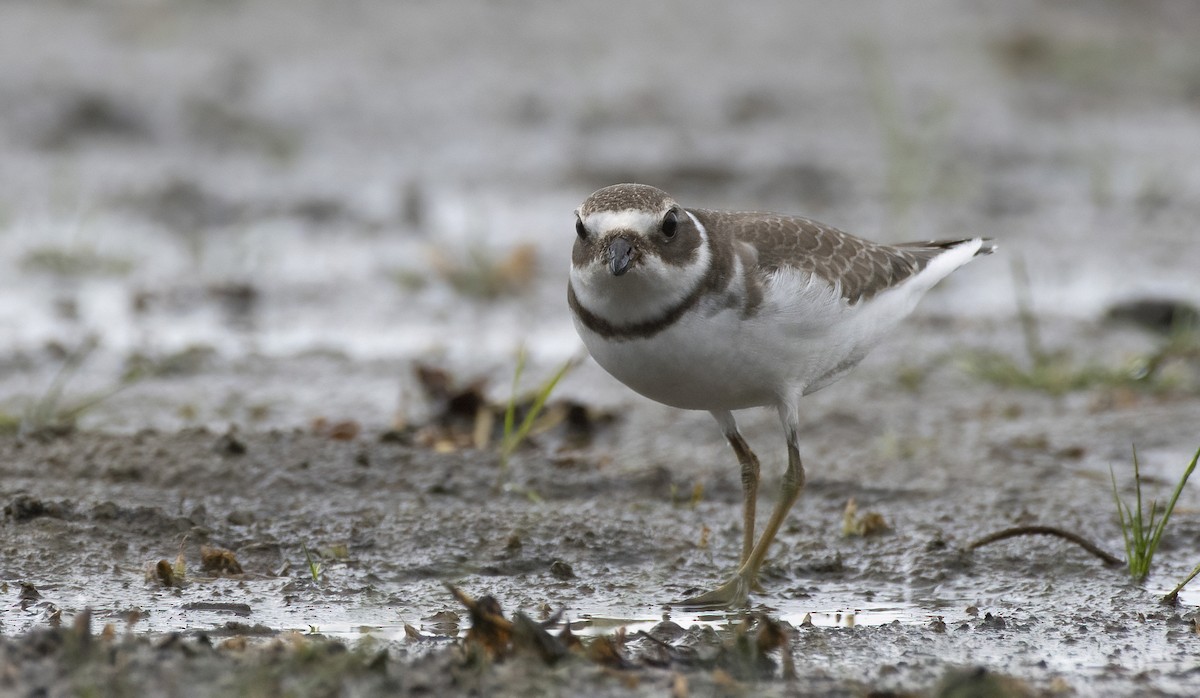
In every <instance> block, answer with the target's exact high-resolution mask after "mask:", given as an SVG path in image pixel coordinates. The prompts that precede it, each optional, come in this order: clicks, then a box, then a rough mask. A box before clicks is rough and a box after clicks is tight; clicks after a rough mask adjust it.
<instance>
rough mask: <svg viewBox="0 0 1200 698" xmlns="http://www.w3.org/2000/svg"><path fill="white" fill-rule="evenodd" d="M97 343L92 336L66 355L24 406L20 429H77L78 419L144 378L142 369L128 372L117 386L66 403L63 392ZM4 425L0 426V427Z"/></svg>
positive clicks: (26, 430) (41, 430)
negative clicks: (56, 371) (56, 370)
mask: <svg viewBox="0 0 1200 698" xmlns="http://www.w3.org/2000/svg"><path fill="white" fill-rule="evenodd" d="M98 344H99V342H98V340H97V339H96V338H95V337H89V338H88V339H87V340H86V341H84V343H83V344H82V345H81V346H80V347H79V348H78V349H75V350H74V351H72V352H70V353H69V354H67V357H66V359H65V360H64V361H63V365H62V366H61V367H60V368H59V369H58V373H56V374H55V376H54V379H53V380H51V381H50V385H49V387H47V388H46V391H45V392H44V393H42V394H41V396H39V397H38V398H37V399H36V400H34V401H33V402H31V403H30V404H29V405H28V406H27V407H26V408H25V412H24V414H23V415H22V417H21V421H20V427H19V429H20V430H21V431H24V432H45V431H70V430H71V429H74V427H75V422H76V421H77V420H78V419H79V417H80V416H82V415H83V414H84V413H85V412H87V411H88V410H90V409H92V408H94V407H95V406H97V405H99V404H100V403H102V402H104V401H105V400H108V399H109V398H111V397H113V396H114V395H116V394H117V393H120V392H121V391H123V390H125V389H126V388H129V387H130V386H132V385H134V384H135V383H137V382H138V381H139V380H141V378H142V374H141V373H140V372H137V371H128V372H126V373H125V375H123V376H121V378H120V380H119V381H117V383H116V385H114V386H112V387H110V388H108V389H106V390H103V391H100V392H99V393H96V394H93V395H90V396H88V397H84V398H81V399H79V400H76V401H75V402H73V403H69V404H64V400H63V392H64V391H65V389H66V386H67V383H68V382H70V380H71V378H73V377H74V376H75V375H76V374H77V373H78V372H79V369H80V367H81V366H82V365H83V363H84V362H85V361H86V360H87V358H88V356H90V355H91V353H92V352H93V351H95V349H96V346H97V345H98ZM2 424H3V420H2V419H0V425H2ZM2 428H3V427H2V426H0V429H2Z"/></svg>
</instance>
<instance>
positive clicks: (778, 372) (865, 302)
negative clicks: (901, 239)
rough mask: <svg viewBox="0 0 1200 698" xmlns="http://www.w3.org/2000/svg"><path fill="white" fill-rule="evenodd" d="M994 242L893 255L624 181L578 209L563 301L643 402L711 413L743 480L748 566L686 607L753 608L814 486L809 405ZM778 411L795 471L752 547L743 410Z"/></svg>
mask: <svg viewBox="0 0 1200 698" xmlns="http://www.w3.org/2000/svg"><path fill="white" fill-rule="evenodd" d="M995 249H996V246H995V245H994V244H993V242H992V241H991V239H989V238H984V237H973V238H963V239H955V240H933V241H928V242H907V243H900V244H895V245H884V244H879V243H875V242H871V241H868V240H865V239H862V238H859V237H855V236H853V235H850V234H848V233H844V232H842V231H840V230H838V229H837V228H834V227H832V226H829V225H825V224H823V223H819V222H817V221H814V220H811V219H808V218H804V217H801V216H794V215H782V214H776V213H763V212H753V211H720V210H709V209H702V208H687V207H684V206H682V205H680V204H679V203H678V202H676V201H675V199H673V198H672V197H671V196H670V195H669V194H667V193H666V192H665V191H663V190H661V189H658V188H656V187H653V186H650V185H646V184H634V183H625V184H614V185H612V186H607V187H604V188H602V189H599V190H597V191H595V192H594V193H592V194H591V195H590V196H588V197H587V198H586V199H585V200H584V202H583V204H582V205H580V206H579V208H578V209H576V211H575V241H574V247H573V249H572V252H571V269H570V275H569V280H568V284H567V304H568V306H569V308H570V312H571V316H572V319H573V321H574V324H575V329H576V330H577V332H578V333H579V336H580V338H581V339H582V340H583V343H584V345H585V346H586V347H587V350H588V352H589V353H590V354H591V356H592V358H593V359H594V360H595V361H596V363H598V364H599V365H600V366H601V367H602V368H603V369H604V370H605V371H607V372H608V373H609V374H611V375H612V376H613V377H614V378H616V379H617V380H618V381H620V382H621V383H624V384H625V385H626V386H628V387H629V388H631V389H633V390H634V391H635V392H637V393H640V394H641V395H643V396H645V397H647V398H649V399H651V400H654V401H656V402H659V403H662V404H664V405H669V406H671V407H675V408H679V409H684V410H704V411H707V412H709V413H710V414H711V415H712V416H713V418H714V419H715V420H716V422H717V425H718V426H719V427H720V429H721V431H722V433H723V434H724V437H725V439H726V440H727V441H728V442H729V445H730V447H731V448H732V449H733V452H734V455H735V456H736V458H737V460H738V463H739V466H740V469H741V482H742V517H743V521H742V524H743V525H742V550H741V556H740V559H739V563H738V567H737V569H736V571H735V572H734V573H733V575H732V576H731V577H730V578H729V579H728V580H727V581H726V582H724V583H722V584H720V585H719V586H717V587H715V588H713V589H712V590H711V591H707V592H705V593H701V594H698V595H696V596H693V597H690V598H687V599H684V600H682V601H680V602H677V604H678V605H679V606H681V607H684V608H696V609H722V608H736V607H744V606H746V605H748V603H749V597H750V593H751V591H752V590H756V589H757V588H758V587H757V577H758V574H759V571H760V570H761V568H762V565H763V562H764V560H766V557H767V551H768V549H769V548H770V546H771V543H772V541H773V540H774V539H775V535H776V533H777V532H778V530H779V527H780V526H781V525H782V524H783V522H784V520H785V519H786V517H787V515H788V512H789V511H790V509H791V508H792V505H793V504H794V503H795V502H796V500H797V499H798V498H799V495H800V493H801V491H802V490H803V488H804V482H805V471H804V466H803V464H802V462H801V459H800V446H799V443H798V439H797V433H798V431H799V428H800V401H801V398H803V397H804V396H805V395H809V394H811V393H813V392H815V391H817V390H820V389H822V388H824V387H827V386H829V385H830V384H832V383H834V382H835V381H837V380H838V379H840V378H842V377H843V376H844V375H846V373H847V372H849V371H850V370H851V369H852V368H853V367H854V366H855V365H857V364H858V363H859V362H860V361H861V360H862V359H863V357H864V356H866V355H867V353H868V352H869V351H870V350H871V349H872V348H873V347H874V346H876V345H877V344H878V343H879V342H880V341H881V340H883V339H884V338H885V337H886V336H887V335H888V334H889V333H891V332H892V331H893V330H894V329H895V327H896V326H897V324H898V323H899V322H900V321H901V320H902V319H903V318H904V317H905V316H907V315H908V314H909V313H911V312H912V310H913V308H914V307H915V306H916V304H917V301H918V300H920V298H921V297H922V296H923V295H924V294H925V292H926V291H928V290H929V289H930V288H931V287H932V286H933V285H934V284H936V283H937V282H939V281H941V280H942V279H943V278H945V277H946V276H948V275H949V274H950V273H951V272H953V271H954V270H956V269H958V268H959V267H961V266H963V265H964V264H966V263H967V262H970V261H971V260H972V259H974V258H975V257H977V256H980V255H986V254H990V253H992V252H993V251H995ZM752 407H767V408H774V409H775V411H776V412H777V413H778V416H779V421H780V424H781V425H782V427H783V434H784V440H785V442H786V445H787V456H788V462H787V466H786V469H785V471H784V474H783V478H782V480H781V482H780V485H779V493H778V495H779V496H778V500H777V501H776V504H775V507H774V510H773V511H772V513H771V516H770V518H769V519H768V520H767V523H766V526H765V528H764V529H763V530H762V533H761V535H760V536H759V537H758V538H757V539H756V538H755V535H754V533H755V525H756V520H757V502H758V487H759V471H760V466H759V460H758V457H757V456H756V455H755V453H754V451H753V450H751V448H750V445H749V444H748V443H747V442H746V440H745V439H744V438H743V437H742V434H741V433H740V431H739V430H738V426H737V421H736V420H735V418H734V415H733V412H734V411H736V410H742V409H747V408H752Z"/></svg>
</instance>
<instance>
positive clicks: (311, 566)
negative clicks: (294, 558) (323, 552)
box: [300, 543, 322, 584]
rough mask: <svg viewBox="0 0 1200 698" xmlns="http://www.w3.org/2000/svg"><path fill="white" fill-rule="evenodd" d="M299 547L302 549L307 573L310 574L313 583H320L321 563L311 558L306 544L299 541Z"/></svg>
mask: <svg viewBox="0 0 1200 698" xmlns="http://www.w3.org/2000/svg"><path fill="white" fill-rule="evenodd" d="M300 549H301V550H303V551H304V559H305V561H307V562H308V573H309V574H310V575H312V580H313V584H320V583H321V567H322V565H321V563H320V562H318V561H316V560H313V556H312V553H311V552H309V550H308V546H307V545H305V544H304V543H301V544H300Z"/></svg>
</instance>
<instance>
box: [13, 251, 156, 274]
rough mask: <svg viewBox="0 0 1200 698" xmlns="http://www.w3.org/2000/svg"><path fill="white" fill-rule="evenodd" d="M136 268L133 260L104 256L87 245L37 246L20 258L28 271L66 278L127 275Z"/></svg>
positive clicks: (22, 265)
mask: <svg viewBox="0 0 1200 698" xmlns="http://www.w3.org/2000/svg"><path fill="white" fill-rule="evenodd" d="M134 266H135V265H134V263H133V260H130V259H126V258H124V257H116V256H113V255H106V254H102V253H100V252H98V251H97V250H96V249H94V248H92V247H89V246H86V245H77V246H74V247H55V246H49V245H48V246H45V247H37V248H34V249H32V250H29V251H28V252H26V253H25V256H24V257H22V258H21V268H22V269H24V270H26V271H33V272H45V273H49V274H55V275H57V276H64V277H82V276H126V275H128V274H129V273H130V272H132V271H133V269H134Z"/></svg>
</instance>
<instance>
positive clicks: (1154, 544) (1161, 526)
mask: <svg viewBox="0 0 1200 698" xmlns="http://www.w3.org/2000/svg"><path fill="white" fill-rule="evenodd" d="M1197 461H1200V449H1197V450H1196V455H1194V456H1192V462H1191V463H1189V464H1188V467H1187V469H1186V470H1184V471H1183V478H1182V479H1180V480H1179V484H1177V485H1175V492H1174V493H1173V494H1172V495H1171V501H1170V502H1168V503H1167V507H1166V508H1165V509H1164V510H1163V516H1162V520H1161V521H1159V522H1158V526H1157V527H1155V528H1154V535H1153V537H1152V538H1151V539H1150V554H1151V555H1153V554H1154V551H1155V550H1158V541H1159V539H1161V538H1162V534H1163V530H1165V529H1166V527H1167V520H1168V519H1170V518H1171V512H1172V511H1174V510H1175V502H1177V501H1179V493H1180V492H1182V491H1183V486H1184V485H1186V484H1187V481H1188V478H1190V477H1191V476H1192V471H1194V470H1195V469H1196V462H1197Z"/></svg>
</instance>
